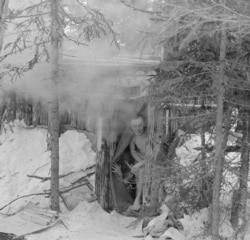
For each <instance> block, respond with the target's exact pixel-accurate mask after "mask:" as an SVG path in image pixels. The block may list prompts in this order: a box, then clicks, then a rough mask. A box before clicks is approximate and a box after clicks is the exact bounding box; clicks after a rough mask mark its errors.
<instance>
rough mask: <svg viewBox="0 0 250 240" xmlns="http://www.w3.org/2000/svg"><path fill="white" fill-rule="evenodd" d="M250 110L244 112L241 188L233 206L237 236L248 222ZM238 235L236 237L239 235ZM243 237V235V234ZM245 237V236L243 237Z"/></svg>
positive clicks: (233, 218) (235, 195)
mask: <svg viewBox="0 0 250 240" xmlns="http://www.w3.org/2000/svg"><path fill="white" fill-rule="evenodd" d="M249 120H250V119H249V112H248V111H247V110H245V112H244V113H243V119H242V122H243V138H242V148H241V166H240V174H239V189H238V190H237V191H235V192H234V199H233V206H234V207H232V219H231V222H232V225H233V227H234V229H235V233H236V235H237V236H239V235H242V234H244V230H245V229H244V226H245V225H246V224H247V221H248V220H247V216H246V204H247V187H248V173H249V146H248V142H249V137H250V136H249ZM237 236H236V237H237ZM241 237H242V236H241ZM243 239H244V237H243Z"/></svg>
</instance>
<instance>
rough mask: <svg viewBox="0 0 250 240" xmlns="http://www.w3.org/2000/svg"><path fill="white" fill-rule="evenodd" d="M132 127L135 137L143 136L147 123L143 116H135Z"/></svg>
mask: <svg viewBox="0 0 250 240" xmlns="http://www.w3.org/2000/svg"><path fill="white" fill-rule="evenodd" d="M131 127H132V130H133V131H134V133H135V135H137V136H141V135H142V134H143V133H144V130H145V122H144V119H143V117H142V116H135V117H134V118H132V119H131Z"/></svg>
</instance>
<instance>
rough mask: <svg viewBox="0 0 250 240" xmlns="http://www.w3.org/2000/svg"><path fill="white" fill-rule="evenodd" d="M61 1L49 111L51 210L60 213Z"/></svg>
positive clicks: (55, 12) (54, 16)
mask: <svg viewBox="0 0 250 240" xmlns="http://www.w3.org/2000/svg"><path fill="white" fill-rule="evenodd" d="M59 30H60V24H59V1H58V0H51V84H52V88H51V89H52V96H51V102H50V109H49V126H50V128H49V129H50V143H51V146H50V150H51V185H50V186H51V209H52V210H55V211H59V100H58V86H57V85H58V82H59V50H60V47H61V37H60V32H59Z"/></svg>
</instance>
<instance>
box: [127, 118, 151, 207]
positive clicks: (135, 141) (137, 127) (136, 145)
mask: <svg viewBox="0 0 250 240" xmlns="http://www.w3.org/2000/svg"><path fill="white" fill-rule="evenodd" d="M131 127H132V130H133V132H134V136H133V137H132V140H131V142H130V145H129V147H130V152H131V155H132V156H133V158H134V159H135V165H133V166H132V168H131V172H132V173H134V174H135V176H136V188H137V190H136V198H135V200H134V203H133V205H132V206H130V209H131V210H134V211H138V210H139V209H140V208H141V198H142V191H143V177H144V176H143V175H144V164H145V157H146V140H147V137H146V132H145V122H144V120H143V118H142V117H141V116H136V117H134V118H133V119H132V120H131Z"/></svg>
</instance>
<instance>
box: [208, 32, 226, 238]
mask: <svg viewBox="0 0 250 240" xmlns="http://www.w3.org/2000/svg"><path fill="white" fill-rule="evenodd" d="M225 55H226V31H225V28H223V29H222V32H221V45H220V72H219V76H218V80H217V114H216V140H215V146H216V148H215V167H214V169H215V176H214V183H213V204H212V226H211V227H212V229H211V233H212V240H219V226H220V190H221V181H222V169H223V158H224V156H223V128H222V127H223V99H224V91H225V89H224V77H225V72H224V71H225V69H224V67H225Z"/></svg>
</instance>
